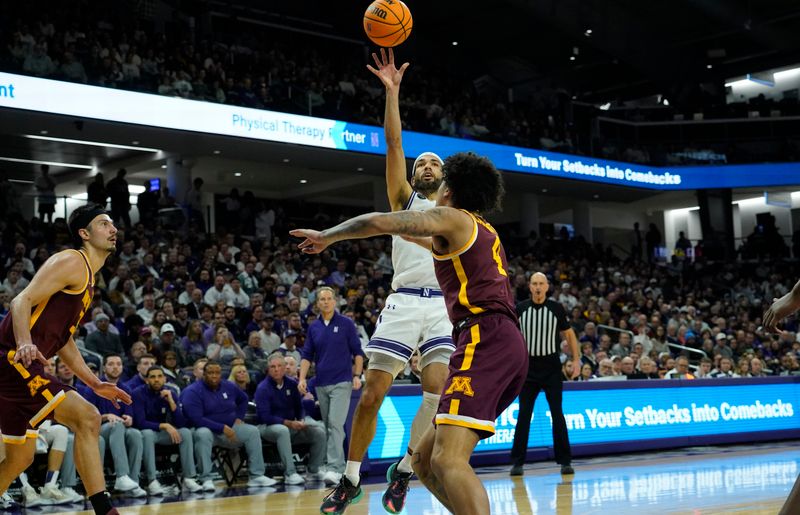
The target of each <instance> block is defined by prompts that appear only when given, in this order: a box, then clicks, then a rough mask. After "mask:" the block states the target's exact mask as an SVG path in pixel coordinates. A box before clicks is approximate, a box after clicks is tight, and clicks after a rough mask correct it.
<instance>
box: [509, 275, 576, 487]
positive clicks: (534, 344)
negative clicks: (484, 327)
mask: <svg viewBox="0 0 800 515" xmlns="http://www.w3.org/2000/svg"><path fill="white" fill-rule="evenodd" d="M549 286H550V285H549V284H548V282H547V277H545V275H544V274H543V273H541V272H536V273H535V274H533V275H532V276H531V281H530V290H531V300H526V301H524V302H520V303H519V304H517V315H518V316H519V325H520V328H521V329H522V334H523V336H524V337H525V341H526V342H527V344H528V353H529V354H530V358H529V359H530V361H529V367H528V378H527V379H526V380H525V386H523V388H522V392H521V393H520V394H519V414H518V416H517V428H516V431H515V432H514V446H513V447H512V448H511V465H512V466H511V475H512V476H521V475H522V466H523V465H524V463H525V454H526V451H527V450H528V433H529V431H530V427H531V415H532V414H533V403H534V402H535V401H536V396H537V395H539V392H540V391H541V390H544V394H545V396H546V397H547V404H549V405H550V415H551V420H552V425H553V443H554V451H555V455H556V462H557V463H559V464H560V465H561V473H562V474H574V473H575V471H574V470H573V468H572V464H571V462H572V454H571V453H570V449H569V436H568V435H567V423H566V421H565V420H564V412H563V410H562V409H561V394H562V391H563V388H562V384H561V380H562V374H561V360H560V359H559V351H560V347H561V341H562V340H563V339H566V340H567V342H569V346H570V348H571V349H572V359H573V363H577V364H579V363H580V362H581V355H580V351H579V350H578V339H577V338H576V337H575V331H573V330H572V328H571V327H570V325H569V322H568V321H567V312H566V311H565V310H564V308H563V307H562V306H561V304H559V303H558V302H556V301H554V300H550V299H548V298H547V289H548V288H549ZM578 374H580V366H575V367H573V369H572V379H575V378H576V377H578Z"/></svg>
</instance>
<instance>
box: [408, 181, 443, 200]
mask: <svg viewBox="0 0 800 515" xmlns="http://www.w3.org/2000/svg"><path fill="white" fill-rule="evenodd" d="M441 185H442V179H437V180H433V181H430V182H429V181H414V190H415V191H417V192H418V193H422V194H423V195H425V196H426V197H427V196H429V195H431V194H433V193H436V192H437V191H438V190H439V186H441Z"/></svg>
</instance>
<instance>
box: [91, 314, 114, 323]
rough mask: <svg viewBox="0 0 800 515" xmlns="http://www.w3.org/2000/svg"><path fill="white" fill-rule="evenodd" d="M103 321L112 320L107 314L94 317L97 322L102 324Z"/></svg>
mask: <svg viewBox="0 0 800 515" xmlns="http://www.w3.org/2000/svg"><path fill="white" fill-rule="evenodd" d="M101 320H111V319H110V318H108V315H106V314H105V313H98V314H96V315H95V316H94V321H95V322H100V321H101Z"/></svg>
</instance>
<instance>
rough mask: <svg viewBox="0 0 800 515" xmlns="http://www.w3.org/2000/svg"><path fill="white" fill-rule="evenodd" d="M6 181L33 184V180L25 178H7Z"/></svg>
mask: <svg viewBox="0 0 800 515" xmlns="http://www.w3.org/2000/svg"><path fill="white" fill-rule="evenodd" d="M8 182H16V183H17V184H33V181H26V180H25V179H9V180H8Z"/></svg>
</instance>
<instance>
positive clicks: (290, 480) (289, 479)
mask: <svg viewBox="0 0 800 515" xmlns="http://www.w3.org/2000/svg"><path fill="white" fill-rule="evenodd" d="M305 482H306V480H305V478H304V477H303V476H301V475H300V474H298V473H297V472H295V473H294V474H289V475H288V476H286V477H284V478H283V483H284V484H286V485H302V484H303V483H305Z"/></svg>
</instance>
